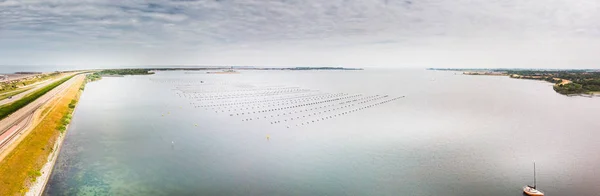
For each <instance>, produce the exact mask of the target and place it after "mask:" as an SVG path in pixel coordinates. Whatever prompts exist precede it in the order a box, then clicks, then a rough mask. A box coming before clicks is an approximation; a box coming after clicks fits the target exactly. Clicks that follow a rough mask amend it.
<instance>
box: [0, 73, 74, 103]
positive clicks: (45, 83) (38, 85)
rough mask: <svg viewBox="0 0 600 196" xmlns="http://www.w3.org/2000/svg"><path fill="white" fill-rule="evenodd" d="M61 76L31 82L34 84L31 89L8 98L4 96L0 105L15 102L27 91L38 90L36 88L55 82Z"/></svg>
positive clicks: (26, 93)
mask: <svg viewBox="0 0 600 196" xmlns="http://www.w3.org/2000/svg"><path fill="white" fill-rule="evenodd" d="M62 78H63V77H57V78H55V79H49V80H45V81H42V82H39V83H37V84H33V85H35V87H33V88H32V89H29V90H27V91H25V92H22V93H19V94H16V95H14V96H12V98H10V99H8V98H6V99H3V100H0V106H2V105H4V104H9V103H12V102H15V101H17V100H19V99H21V98H23V97H25V95H28V94H29V93H32V92H35V91H36V90H38V89H40V88H42V87H44V86H46V85H48V84H52V83H53V82H56V81H58V80H59V79H62Z"/></svg>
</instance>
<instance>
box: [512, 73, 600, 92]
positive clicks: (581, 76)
mask: <svg viewBox="0 0 600 196" xmlns="http://www.w3.org/2000/svg"><path fill="white" fill-rule="evenodd" d="M505 71H506V72H507V73H508V74H509V75H513V74H517V75H520V76H523V77H522V78H525V79H539V80H546V81H549V82H553V83H556V84H557V85H555V86H554V90H555V91H556V92H558V93H560V94H565V95H568V94H583V93H591V92H600V72H591V71H587V70H560V71H535V70H505ZM555 78H560V79H562V80H570V81H571V82H572V83H569V84H560V83H561V82H562V80H556V79H555Z"/></svg>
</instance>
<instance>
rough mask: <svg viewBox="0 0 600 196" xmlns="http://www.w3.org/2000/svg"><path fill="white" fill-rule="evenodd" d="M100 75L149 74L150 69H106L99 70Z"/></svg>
mask: <svg viewBox="0 0 600 196" xmlns="http://www.w3.org/2000/svg"><path fill="white" fill-rule="evenodd" d="M97 73H98V74H100V75H149V74H153V73H152V72H150V69H105V70H102V71H100V72H97Z"/></svg>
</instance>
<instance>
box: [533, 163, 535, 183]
mask: <svg viewBox="0 0 600 196" xmlns="http://www.w3.org/2000/svg"><path fill="white" fill-rule="evenodd" d="M535 187H536V184H535V162H533V188H535Z"/></svg>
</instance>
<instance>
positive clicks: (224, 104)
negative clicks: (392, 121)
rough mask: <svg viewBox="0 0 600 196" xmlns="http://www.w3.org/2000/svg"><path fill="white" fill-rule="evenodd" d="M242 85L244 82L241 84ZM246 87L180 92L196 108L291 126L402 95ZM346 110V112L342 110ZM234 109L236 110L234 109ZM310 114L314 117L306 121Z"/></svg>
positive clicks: (182, 90) (344, 113) (360, 108)
mask: <svg viewBox="0 0 600 196" xmlns="http://www.w3.org/2000/svg"><path fill="white" fill-rule="evenodd" d="M238 86H243V85H239V84H238ZM244 88H246V89H244ZM244 88H238V87H237V86H235V87H232V88H220V89H216V88H212V89H207V88H204V89H202V88H200V89H196V90H193V89H192V88H179V90H180V92H181V93H178V95H179V96H180V97H185V98H187V99H190V100H191V101H192V102H190V104H191V105H193V106H194V107H196V108H205V109H206V110H208V109H212V110H214V111H215V113H220V112H230V113H229V115H230V116H247V117H246V118H243V119H241V121H254V120H262V119H265V120H266V119H267V118H275V119H277V120H274V121H273V120H269V121H267V122H270V123H271V124H288V125H286V126H285V127H287V128H289V127H290V124H292V122H296V123H298V121H300V123H298V124H297V125H296V126H302V125H308V124H313V123H317V122H320V121H325V120H329V119H332V118H335V117H338V116H343V115H347V114H350V113H354V112H357V111H360V110H363V109H366V108H370V107H373V106H376V105H380V104H383V103H387V102H389V101H393V100H396V99H398V98H400V97H397V98H393V99H390V100H385V101H382V102H376V103H372V102H374V101H377V100H380V99H385V98H387V97H388V96H387V95H386V96H380V95H372V96H363V95H361V94H354V95H348V94H347V93H336V94H332V93H322V92H319V91H315V90H310V89H303V88H299V87H287V89H285V88H280V89H277V88H271V89H265V88H263V89H260V88H257V87H254V86H252V85H246V86H244ZM186 90H189V91H186ZM361 96H362V97H361ZM370 103H371V104H370ZM338 105H339V106H338ZM355 107H357V108H355ZM342 110H343V112H340V111H342ZM232 111H235V112H236V113H231V112H232ZM238 111H239V112H238ZM331 112H335V114H333V115H328V114H331ZM261 114H269V115H261ZM257 115H258V116H257ZM307 118H308V119H310V120H308V121H306V119H307ZM311 118H312V119H311ZM294 124H295V123H294ZM195 126H197V124H195ZM267 140H268V139H267Z"/></svg>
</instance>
